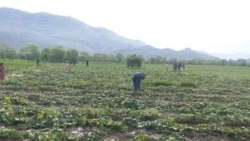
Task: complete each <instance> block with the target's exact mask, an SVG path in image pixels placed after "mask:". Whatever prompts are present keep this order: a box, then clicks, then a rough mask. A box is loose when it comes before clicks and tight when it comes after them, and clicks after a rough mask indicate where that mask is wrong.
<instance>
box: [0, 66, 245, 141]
mask: <svg viewBox="0 0 250 141" xmlns="http://www.w3.org/2000/svg"><path fill="white" fill-rule="evenodd" d="M6 64H8V63H6ZM32 65H33V64H31V66H29V67H27V66H25V67H22V66H18V67H19V68H17V69H14V65H13V66H11V65H10V66H7V69H8V77H7V79H6V80H5V81H4V82H1V84H0V89H1V92H0V103H1V108H0V140H13V141H14V140H34V141H37V140H38V141H61V140H65V141H66V140H67V141H70V140H72V141H75V140H76V141H78V140H83V141H99V140H103V141H109V140H112V141H116V140H117V141H118V140H119V141H120V140H128V141H147V140H148V141H152V140H155V141H163V140H164V141H165V140H179V141H191V140H202V141H203V140H225V141H226V140H242V141H243V140H250V131H249V130H250V97H249V94H250V93H249V88H250V87H249V86H250V83H249V82H250V76H248V74H247V72H249V70H250V68H247V67H245V68H235V67H218V66H217V67H213V66H209V67H208V66H204V67H200V66H187V69H186V70H185V71H181V72H174V71H172V70H169V71H166V70H165V67H164V66H161V65H150V64H145V65H143V67H142V68H141V69H135V68H129V69H128V68H126V65H124V64H108V63H107V64H105V63H102V64H101V63H91V64H90V65H89V67H86V66H85V64H77V65H75V66H73V67H72V69H71V72H63V71H62V68H61V64H42V65H41V66H38V67H36V66H34V65H33V66H32ZM12 68H13V71H12V70H11V69H12ZM28 68H30V69H28ZM14 70H15V71H14ZM17 70H19V71H17ZM138 70H141V71H144V72H145V73H146V79H145V80H144V81H143V82H142V92H141V93H140V94H135V93H133V91H132V80H131V78H132V75H133V73H134V72H136V71H138ZM236 76H237V77H236Z"/></svg>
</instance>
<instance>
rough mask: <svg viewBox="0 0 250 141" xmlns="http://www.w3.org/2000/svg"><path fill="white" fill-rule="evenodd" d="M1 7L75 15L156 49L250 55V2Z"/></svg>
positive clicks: (39, 1) (4, 0)
mask: <svg viewBox="0 0 250 141" xmlns="http://www.w3.org/2000/svg"><path fill="white" fill-rule="evenodd" d="M0 7H11V8H15V9H19V10H23V11H27V12H47V13H51V14H56V15H62V16H71V17H74V18H76V19H79V20H81V21H83V22H84V23H86V24H88V25H90V26H93V27H104V28H107V29H110V30H112V31H113V32H115V33H117V34H118V35H121V36H124V37H126V38H130V39H135V40H140V41H142V42H144V43H146V44H148V45H152V46H154V47H157V48H172V49H175V50H181V49H184V48H186V47H190V48H192V49H194V50H199V51H206V52H208V53H223V52H224V53H236V52H241V53H249V52H250V0H0ZM0 22H1V21H0Z"/></svg>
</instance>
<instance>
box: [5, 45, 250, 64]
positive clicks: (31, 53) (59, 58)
mask: <svg viewBox="0 0 250 141" xmlns="http://www.w3.org/2000/svg"><path fill="white" fill-rule="evenodd" d="M135 57H137V58H139V60H141V61H144V62H145V63H150V64H166V63H167V64H173V62H175V61H176V60H177V59H176V58H171V59H169V58H168V59H167V58H166V57H162V56H155V57H150V58H147V59H145V58H144V57H143V56H142V55H135V54H131V55H126V56H125V55H123V54H122V53H120V52H118V53H116V54H114V55H113V54H105V53H94V54H89V53H87V52H79V51H78V50H76V49H65V48H64V47H62V46H55V47H52V48H44V49H42V50H39V47H38V46H37V45H34V44H28V45H25V46H23V47H21V48H20V49H19V51H17V50H16V49H15V48H13V47H11V46H10V45H8V44H6V43H0V58H1V59H2V60H5V59H8V60H13V59H27V60H29V61H35V60H37V59H39V60H40V61H44V62H52V63H61V62H64V61H69V62H71V63H77V62H79V61H87V60H89V61H96V62H117V63H122V62H123V63H125V62H126V61H127V58H135ZM182 61H185V63H186V64H190V65H220V66H250V59H237V60H232V59H230V60H227V59H219V58H218V59H214V60H205V59H200V58H197V59H191V60H182Z"/></svg>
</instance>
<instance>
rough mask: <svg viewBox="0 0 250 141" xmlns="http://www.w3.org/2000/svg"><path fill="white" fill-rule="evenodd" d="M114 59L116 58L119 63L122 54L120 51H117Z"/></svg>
mask: <svg viewBox="0 0 250 141" xmlns="http://www.w3.org/2000/svg"><path fill="white" fill-rule="evenodd" d="M115 59H116V60H117V62H118V63H121V62H122V60H123V55H122V54H121V53H120V52H118V53H116V55H115Z"/></svg>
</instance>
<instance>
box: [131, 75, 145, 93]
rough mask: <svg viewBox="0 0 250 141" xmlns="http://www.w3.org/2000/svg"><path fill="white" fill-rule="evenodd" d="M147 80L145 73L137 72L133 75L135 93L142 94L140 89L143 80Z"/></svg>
mask: <svg viewBox="0 0 250 141" xmlns="http://www.w3.org/2000/svg"><path fill="white" fill-rule="evenodd" d="M142 79H145V74H144V73H143V72H136V73H135V74H134V75H133V78H132V80H133V85H134V91H135V92H136V93H138V92H140V88H141V80H142Z"/></svg>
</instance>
